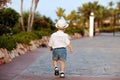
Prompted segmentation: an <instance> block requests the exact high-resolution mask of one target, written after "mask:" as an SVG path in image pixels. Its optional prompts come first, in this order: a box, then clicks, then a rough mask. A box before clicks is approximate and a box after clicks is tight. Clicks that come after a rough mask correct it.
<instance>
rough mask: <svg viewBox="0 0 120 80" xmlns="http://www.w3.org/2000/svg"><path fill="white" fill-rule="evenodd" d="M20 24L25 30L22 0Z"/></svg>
mask: <svg viewBox="0 0 120 80" xmlns="http://www.w3.org/2000/svg"><path fill="white" fill-rule="evenodd" d="M21 25H22V30H23V31H24V32H25V27H24V19H23V0H21Z"/></svg>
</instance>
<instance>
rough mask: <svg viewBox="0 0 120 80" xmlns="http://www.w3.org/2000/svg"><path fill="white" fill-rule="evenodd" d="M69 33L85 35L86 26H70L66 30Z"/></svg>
mask: <svg viewBox="0 0 120 80" xmlns="http://www.w3.org/2000/svg"><path fill="white" fill-rule="evenodd" d="M65 32H66V33H68V34H74V33H80V34H81V35H82V36H83V35H84V33H85V32H84V28H68V29H66V31H65Z"/></svg>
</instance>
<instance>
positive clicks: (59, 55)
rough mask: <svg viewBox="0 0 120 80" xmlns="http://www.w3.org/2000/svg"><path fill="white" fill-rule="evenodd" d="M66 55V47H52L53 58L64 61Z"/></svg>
mask: <svg viewBox="0 0 120 80" xmlns="http://www.w3.org/2000/svg"><path fill="white" fill-rule="evenodd" d="M66 57H67V50H66V48H64V47H63V48H55V49H53V55H52V59H53V60H56V61H58V60H60V61H66Z"/></svg>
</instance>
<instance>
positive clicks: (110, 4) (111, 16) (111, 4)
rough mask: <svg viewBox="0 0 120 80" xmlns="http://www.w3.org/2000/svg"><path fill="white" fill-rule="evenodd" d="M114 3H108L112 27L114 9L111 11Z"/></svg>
mask: <svg viewBox="0 0 120 80" xmlns="http://www.w3.org/2000/svg"><path fill="white" fill-rule="evenodd" d="M113 5H114V3H113V2H112V1H110V2H109V7H110V8H109V14H110V19H111V26H113V23H114V9H113Z"/></svg>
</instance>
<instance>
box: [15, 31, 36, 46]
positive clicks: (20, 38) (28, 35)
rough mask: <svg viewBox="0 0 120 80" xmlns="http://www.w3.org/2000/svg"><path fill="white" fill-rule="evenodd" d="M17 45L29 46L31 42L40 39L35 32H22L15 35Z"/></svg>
mask: <svg viewBox="0 0 120 80" xmlns="http://www.w3.org/2000/svg"><path fill="white" fill-rule="evenodd" d="M14 38H15V40H16V42H17V43H23V44H29V43H30V41H31V40H35V39H38V36H37V35H36V34H35V33H33V32H21V33H19V34H16V35H14Z"/></svg>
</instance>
